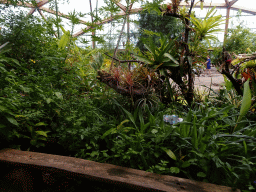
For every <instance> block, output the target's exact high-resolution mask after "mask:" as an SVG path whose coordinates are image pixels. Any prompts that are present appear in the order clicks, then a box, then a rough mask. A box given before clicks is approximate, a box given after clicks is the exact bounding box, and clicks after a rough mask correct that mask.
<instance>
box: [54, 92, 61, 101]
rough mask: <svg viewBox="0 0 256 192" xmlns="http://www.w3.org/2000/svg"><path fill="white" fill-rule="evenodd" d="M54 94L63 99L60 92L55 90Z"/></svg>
mask: <svg viewBox="0 0 256 192" xmlns="http://www.w3.org/2000/svg"><path fill="white" fill-rule="evenodd" d="M55 95H56V96H57V97H58V99H61V100H63V96H62V93H60V92H55Z"/></svg>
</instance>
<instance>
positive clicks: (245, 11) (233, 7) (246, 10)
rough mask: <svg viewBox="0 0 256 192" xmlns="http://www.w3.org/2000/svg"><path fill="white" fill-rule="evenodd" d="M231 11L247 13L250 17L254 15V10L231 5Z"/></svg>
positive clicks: (255, 10)
mask: <svg viewBox="0 0 256 192" xmlns="http://www.w3.org/2000/svg"><path fill="white" fill-rule="evenodd" d="M231 9H232V10H237V11H238V10H241V11H242V12H244V13H249V14H252V15H256V9H250V8H245V7H241V6H237V5H233V6H232V7H231Z"/></svg>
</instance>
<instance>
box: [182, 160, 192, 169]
mask: <svg viewBox="0 0 256 192" xmlns="http://www.w3.org/2000/svg"><path fill="white" fill-rule="evenodd" d="M189 166H190V162H188V161H185V162H183V163H182V165H181V167H182V168H186V167H189Z"/></svg>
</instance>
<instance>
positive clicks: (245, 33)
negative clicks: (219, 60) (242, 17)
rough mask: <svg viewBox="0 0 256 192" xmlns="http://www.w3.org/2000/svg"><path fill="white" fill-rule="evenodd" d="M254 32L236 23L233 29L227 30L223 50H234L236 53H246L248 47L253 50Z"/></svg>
mask: <svg viewBox="0 0 256 192" xmlns="http://www.w3.org/2000/svg"><path fill="white" fill-rule="evenodd" d="M255 39H256V35H255V33H253V32H251V31H250V30H249V29H248V28H245V27H244V26H242V25H238V26H236V27H235V28H233V29H229V30H228V34H227V37H226V40H225V44H224V46H225V50H226V51H228V52H231V53H232V52H234V53H236V54H240V53H246V50H247V49H248V48H249V49H251V51H253V52H254V51H255V50H256V47H255V43H254V42H255Z"/></svg>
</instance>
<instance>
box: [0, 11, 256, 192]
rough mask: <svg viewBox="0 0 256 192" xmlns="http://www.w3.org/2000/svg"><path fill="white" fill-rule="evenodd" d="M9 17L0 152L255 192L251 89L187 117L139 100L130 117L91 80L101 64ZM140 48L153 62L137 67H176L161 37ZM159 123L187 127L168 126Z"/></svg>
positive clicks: (228, 94) (0, 52)
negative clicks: (45, 155) (173, 120)
mask: <svg viewBox="0 0 256 192" xmlns="http://www.w3.org/2000/svg"><path fill="white" fill-rule="evenodd" d="M5 16H6V15H5ZM5 16H4V15H1V18H2V21H4V22H5V23H4V25H5V26H6V27H7V26H8V25H9V27H8V28H5V29H4V30H3V31H2V36H0V45H3V44H5V43H6V42H7V41H9V42H10V43H9V44H8V45H6V46H2V47H1V48H0V119H1V123H0V145H1V146H0V147H1V148H3V147H13V148H19V149H21V150H33V151H43V149H45V150H46V149H47V147H49V148H53V147H52V145H51V144H49V143H50V140H51V138H54V139H55V140H56V141H57V143H58V144H59V145H61V146H62V148H63V150H64V151H61V155H63V154H66V155H69V156H75V157H78V158H84V159H88V160H93V161H98V162H107V163H112V164H116V165H120V166H124V167H131V168H136V169H142V170H145V171H150V172H154V173H159V174H166V175H174V176H177V177H183V178H189V179H193V180H197V181H205V182H210V183H214V184H218V185H226V186H230V187H237V188H239V189H241V190H251V191H253V190H255V184H254V181H255V178H256V168H255V167H256V164H255V162H256V158H255V150H256V144H255V143H256V142H255V141H256V139H255V138H256V130H255V128H256V123H255V113H253V111H252V110H248V109H249V106H250V105H251V103H250V102H251V96H250V91H251V92H252V93H253V91H254V89H251V90H250V88H249V82H246V83H245V85H244V95H243V99H242V98H241V97H240V96H237V95H236V94H235V92H232V89H230V90H229V91H228V90H222V91H221V92H220V93H219V94H218V95H217V96H211V95H208V96H206V97H205V99H202V101H201V102H200V103H194V104H193V105H191V106H190V107H189V108H188V107H186V106H183V105H181V104H180V103H178V102H172V103H169V104H168V105H164V104H161V103H159V101H158V98H152V99H151V100H148V98H147V99H145V98H142V99H140V100H138V103H137V106H138V107H137V108H135V109H134V108H133V106H132V105H131V103H130V101H129V100H128V99H127V98H124V97H123V96H121V95H119V94H117V93H115V92H114V91H113V90H111V89H108V88H107V87H105V86H104V85H103V84H101V83H100V82H98V81H97V80H96V78H95V77H96V73H95V71H97V70H99V69H100V68H101V67H102V63H104V61H105V60H104V57H103V55H102V53H101V50H91V49H89V48H86V49H82V48H79V47H77V46H75V44H74V43H73V42H72V41H70V42H68V39H67V38H66V37H65V41H64V42H63V44H62V45H63V46H61V47H62V49H58V45H60V44H59V42H60V41H59V40H58V39H55V38H54V36H53V33H52V31H50V30H48V27H49V26H48V24H49V23H50V21H49V23H48V24H47V25H46V24H42V25H41V23H40V22H41V21H40V20H38V19H33V18H26V17H25V16H24V15H18V16H15V15H12V14H10V15H9V17H5ZM5 18H6V20H4V19H5ZM39 23H40V24H39ZM19 29H22V30H19ZM70 31H71V33H72V29H71V30H70ZM69 40H70V39H69ZM67 47H69V48H67ZM146 47H147V49H148V51H149V52H148V53H147V54H148V56H149V57H143V56H141V57H140V58H142V59H143V61H145V62H146V63H148V65H149V66H150V67H152V68H154V69H160V68H161V67H162V68H164V67H167V66H170V65H171V66H174V65H178V64H177V61H176V60H177V58H178V54H177V53H175V51H176V52H177V50H176V49H175V48H174V42H173V41H171V40H170V39H169V38H168V37H166V36H164V35H162V36H161V37H160V46H157V45H155V44H154V43H153V41H151V42H150V43H147V44H146ZM123 57H124V58H129V57H130V55H124V56H123ZM187 59H190V61H189V62H190V64H191V61H192V60H191V58H187ZM176 68H177V67H176ZM176 68H173V69H176ZM145 71H146V69H145ZM151 77H153V75H152V76H151ZM253 86H254V87H255V85H253ZM253 86H251V87H253ZM166 89H167V87H166ZM241 100H242V101H241ZM154 102H155V103H157V105H155V107H154V110H151V109H150V104H151V103H152V105H153V103H154ZM240 106H241V108H240ZM165 114H170V115H172V114H176V115H177V116H179V117H180V118H183V122H180V123H177V124H174V125H171V124H169V123H166V122H164V119H163V116H164V115H165ZM46 152H49V151H48V150H46ZM54 153H55V154H57V153H59V151H55V152H54ZM195 170H196V171H195Z"/></svg>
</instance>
